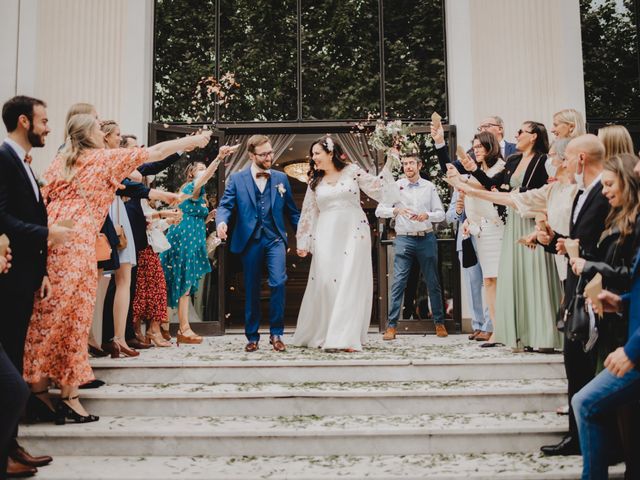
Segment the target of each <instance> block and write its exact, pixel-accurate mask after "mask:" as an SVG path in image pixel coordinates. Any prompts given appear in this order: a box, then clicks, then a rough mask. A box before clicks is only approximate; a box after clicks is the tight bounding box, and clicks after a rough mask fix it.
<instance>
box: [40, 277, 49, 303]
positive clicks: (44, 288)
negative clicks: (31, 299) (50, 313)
mask: <svg viewBox="0 0 640 480" xmlns="http://www.w3.org/2000/svg"><path fill="white" fill-rule="evenodd" d="M50 295H51V282H50V281H49V277H47V276H45V277H43V278H42V285H40V298H41V299H42V300H46V299H47V298H49V296H50Z"/></svg>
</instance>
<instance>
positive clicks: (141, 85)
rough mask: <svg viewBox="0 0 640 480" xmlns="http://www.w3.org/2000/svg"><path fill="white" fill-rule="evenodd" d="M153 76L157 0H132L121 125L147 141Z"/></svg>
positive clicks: (124, 52) (125, 47) (126, 36)
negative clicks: (155, 7)
mask: <svg viewBox="0 0 640 480" xmlns="http://www.w3.org/2000/svg"><path fill="white" fill-rule="evenodd" d="M152 79H153V0H128V2H127V14H126V25H125V29H124V43H123V49H122V89H121V92H122V95H121V98H120V117H119V121H120V126H121V127H122V132H123V133H132V134H134V135H136V136H137V137H138V139H139V141H140V143H141V144H147V124H148V122H149V121H150V120H151V97H152V95H151V93H152V87H153V85H152Z"/></svg>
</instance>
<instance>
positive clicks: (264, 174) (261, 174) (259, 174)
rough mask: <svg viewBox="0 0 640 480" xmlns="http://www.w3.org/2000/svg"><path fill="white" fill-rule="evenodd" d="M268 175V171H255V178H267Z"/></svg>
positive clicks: (269, 174)
mask: <svg viewBox="0 0 640 480" xmlns="http://www.w3.org/2000/svg"><path fill="white" fill-rule="evenodd" d="M270 176H271V173H269V172H258V173H256V178H266V179H267V180H269V177H270Z"/></svg>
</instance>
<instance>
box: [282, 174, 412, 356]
mask: <svg viewBox="0 0 640 480" xmlns="http://www.w3.org/2000/svg"><path fill="white" fill-rule="evenodd" d="M360 190H362V191H363V192H364V193H366V194H367V195H368V196H370V197H371V198H373V199H374V200H377V201H384V202H385V203H391V204H393V203H395V202H396V201H398V199H399V191H398V190H397V186H396V184H395V182H394V180H393V176H392V175H391V173H390V171H389V170H388V167H387V166H385V168H384V169H383V170H382V172H381V173H380V174H379V175H372V174H369V173H367V172H365V171H364V170H362V169H361V168H360V167H358V166H356V165H353V164H350V165H347V166H346V167H345V168H344V169H343V170H342V172H341V174H340V177H339V178H338V180H337V182H336V183H335V184H329V183H327V182H325V181H324V180H323V181H320V183H319V184H318V185H317V187H316V189H315V191H313V190H311V188H307V193H306V195H305V197H304V203H303V205H302V212H301V216H300V222H299V223H298V231H297V234H296V239H297V248H298V249H300V250H308V251H309V252H311V253H312V254H313V257H312V260H311V270H310V272H309V279H308V281H307V288H306V290H305V292H304V298H303V299H302V305H301V307H300V313H299V314H298V324H297V327H296V331H295V334H294V336H293V344H294V345H298V346H306V347H321V348H324V349H353V350H362V344H363V343H364V342H365V340H366V334H367V330H368V327H369V322H370V320H371V307H372V300H373V270H372V259H371V233H370V229H369V222H368V221H367V217H366V215H365V213H364V211H363V210H362V207H361V206H360Z"/></svg>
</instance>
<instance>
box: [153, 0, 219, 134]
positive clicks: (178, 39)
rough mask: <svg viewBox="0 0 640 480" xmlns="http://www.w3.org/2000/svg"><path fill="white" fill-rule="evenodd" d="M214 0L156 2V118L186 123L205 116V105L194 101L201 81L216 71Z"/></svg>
mask: <svg viewBox="0 0 640 480" xmlns="http://www.w3.org/2000/svg"><path fill="white" fill-rule="evenodd" d="M215 3H216V2H215V0H181V1H171V0H157V2H156V10H155V52H154V54H155V56H154V118H155V120H156V121H158V122H184V121H187V120H189V119H190V120H197V119H199V118H200V117H201V116H202V112H201V111H200V110H201V109H202V106H201V105H198V102H196V103H195V104H194V103H193V102H194V94H195V90H196V86H197V84H198V81H200V79H201V78H202V77H208V76H210V75H214V73H215V51H216V49H215V38H216V37H215V35H216V8H215ZM207 120H213V118H208V119H207Z"/></svg>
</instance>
